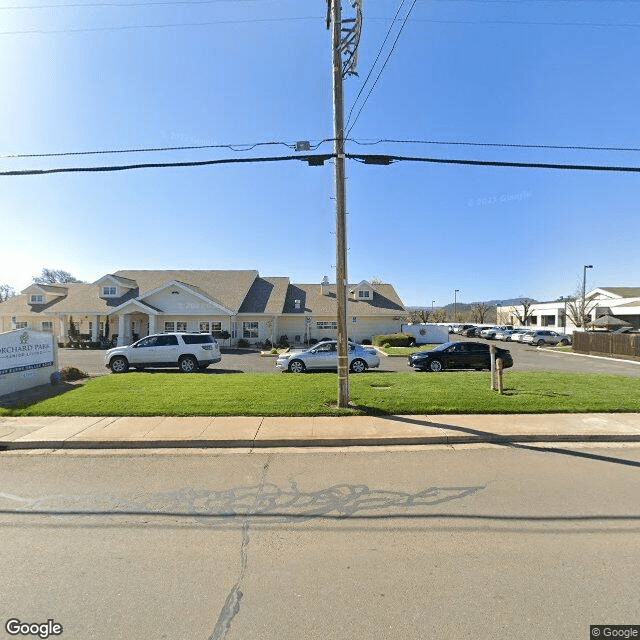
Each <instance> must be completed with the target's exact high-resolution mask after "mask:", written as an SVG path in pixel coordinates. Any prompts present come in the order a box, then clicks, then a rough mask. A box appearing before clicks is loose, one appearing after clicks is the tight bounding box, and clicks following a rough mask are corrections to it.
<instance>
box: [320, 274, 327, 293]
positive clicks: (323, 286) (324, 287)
mask: <svg viewBox="0 0 640 640" xmlns="http://www.w3.org/2000/svg"><path fill="white" fill-rule="evenodd" d="M328 286H329V278H328V277H327V276H325V277H324V278H322V282H321V283H320V295H325V294H326V293H327V287H328Z"/></svg>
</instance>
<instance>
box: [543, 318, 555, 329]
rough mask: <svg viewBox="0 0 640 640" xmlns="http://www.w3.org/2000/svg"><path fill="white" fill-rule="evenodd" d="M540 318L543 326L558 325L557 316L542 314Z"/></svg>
mask: <svg viewBox="0 0 640 640" xmlns="http://www.w3.org/2000/svg"><path fill="white" fill-rule="evenodd" d="M540 320H541V323H542V326H543V327H555V326H556V317H555V316H540Z"/></svg>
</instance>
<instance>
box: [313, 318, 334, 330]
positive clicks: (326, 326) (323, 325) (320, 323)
mask: <svg viewBox="0 0 640 640" xmlns="http://www.w3.org/2000/svg"><path fill="white" fill-rule="evenodd" d="M316 329H321V330H322V329H336V330H337V329H338V323H337V322H335V321H332V322H325V321H324V320H319V321H318V322H316Z"/></svg>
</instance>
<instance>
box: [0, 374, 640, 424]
mask: <svg viewBox="0 0 640 640" xmlns="http://www.w3.org/2000/svg"><path fill="white" fill-rule="evenodd" d="M349 380H350V383H349V384H350V398H351V402H352V403H353V405H355V406H354V408H353V409H342V410H338V409H336V408H335V402H336V397H337V379H336V375H335V374H334V373H312V374H304V375H294V374H282V373H275V374H243V375H233V374H219V375H211V374H209V375H206V374H191V375H184V374H175V373H129V374H126V375H110V376H101V377H99V378H94V379H91V380H88V381H87V382H86V383H85V384H83V385H81V386H78V387H77V388H75V389H74V390H72V391H69V392H67V393H64V394H61V395H58V396H56V397H53V398H49V399H47V400H43V401H42V402H38V403H36V404H32V405H30V406H28V407H25V408H23V409H13V410H10V409H0V416H3V415H5V416H6V415H16V416H39V415H62V416H88V415H90V416H93V415H98V416H155V415H169V416H197V415H206V416H213V415H245V416H254V415H260V416H296V415H300V416H303V415H313V416H315V415H340V414H343V415H344V414H356V415H357V414H376V413H377V414H448V413H449V414H450V413H588V412H640V379H639V378H630V377H626V376H606V375H596V374H574V373H549V372H535V373H528V372H511V373H510V372H507V373H505V376H504V381H505V395H502V396H501V395H499V394H498V393H497V392H495V391H491V390H490V374H489V373H485V372H482V373H476V372H456V373H447V372H445V373H442V374H431V373H424V374H421V373H366V374H363V375H353V376H350V378H349Z"/></svg>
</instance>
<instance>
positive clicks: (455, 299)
mask: <svg viewBox="0 0 640 640" xmlns="http://www.w3.org/2000/svg"><path fill="white" fill-rule="evenodd" d="M459 291H460V289H456V290H455V291H454V292H453V321H454V322H457V321H458V292H459Z"/></svg>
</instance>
